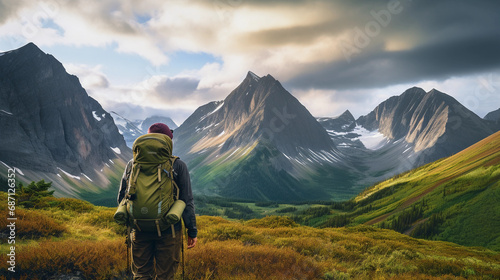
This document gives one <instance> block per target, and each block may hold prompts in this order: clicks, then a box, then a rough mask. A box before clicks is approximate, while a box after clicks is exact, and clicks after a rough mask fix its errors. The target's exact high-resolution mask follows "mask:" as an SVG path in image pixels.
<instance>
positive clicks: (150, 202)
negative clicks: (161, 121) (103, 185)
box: [114, 133, 186, 236]
mask: <svg viewBox="0 0 500 280" xmlns="http://www.w3.org/2000/svg"><path fill="white" fill-rule="evenodd" d="M132 149H133V153H134V159H133V165H132V168H131V171H130V175H129V176H128V178H127V183H128V188H127V193H126V195H125V198H124V199H123V200H122V201H121V203H120V205H119V206H118V209H117V211H116V213H115V216H114V218H115V221H116V222H117V223H119V224H125V225H127V226H130V227H131V228H134V229H136V230H138V231H143V232H157V233H158V236H161V232H162V231H164V230H166V229H168V228H169V227H171V228H172V234H173V235H174V236H175V233H174V224H175V223H177V222H179V221H180V219H181V216H182V212H183V211H184V208H185V206H186V204H185V202H184V201H182V200H179V188H178V187H177V184H176V183H175V182H174V179H173V172H174V170H173V164H174V161H175V160H176V159H177V157H175V156H172V139H170V137H168V136H167V135H164V134H160V133H149V134H145V135H142V136H140V137H138V138H137V139H136V140H135V142H134V144H133V147H132Z"/></svg>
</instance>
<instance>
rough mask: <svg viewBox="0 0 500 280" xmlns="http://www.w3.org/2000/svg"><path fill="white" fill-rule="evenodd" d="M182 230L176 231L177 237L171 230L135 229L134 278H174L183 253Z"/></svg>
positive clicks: (148, 279)
mask: <svg viewBox="0 0 500 280" xmlns="http://www.w3.org/2000/svg"><path fill="white" fill-rule="evenodd" d="M181 234H182V233H181V231H178V232H176V233H175V238H173V237H172V233H171V232H168V233H167V232H165V233H162V236H161V237H158V233H144V232H137V231H133V232H132V233H131V235H132V236H131V239H132V271H133V273H134V280H135V279H140V280H151V279H155V280H171V279H174V276H175V272H176V271H177V267H178V265H179V261H180V255H181V246H182V243H181Z"/></svg>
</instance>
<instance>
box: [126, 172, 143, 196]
mask: <svg viewBox="0 0 500 280" xmlns="http://www.w3.org/2000/svg"><path fill="white" fill-rule="evenodd" d="M140 171H141V165H140V164H137V165H136V166H135V167H134V166H132V168H131V170H130V178H129V181H128V198H129V199H130V200H134V199H135V197H134V196H135V193H136V189H135V185H136V183H137V177H139V172H140Z"/></svg>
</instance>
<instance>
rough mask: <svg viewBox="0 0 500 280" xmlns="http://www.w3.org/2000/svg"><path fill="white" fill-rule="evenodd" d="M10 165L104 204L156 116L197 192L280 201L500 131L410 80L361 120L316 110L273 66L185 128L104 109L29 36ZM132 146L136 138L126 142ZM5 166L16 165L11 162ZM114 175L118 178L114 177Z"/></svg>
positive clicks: (7, 81) (328, 191)
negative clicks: (285, 83)
mask: <svg viewBox="0 0 500 280" xmlns="http://www.w3.org/2000/svg"><path fill="white" fill-rule="evenodd" d="M0 84H1V85H2V86H1V87H0V97H1V99H0V129H1V131H2V133H5V134H3V135H8V137H5V136H4V137H2V138H1V139H0V161H1V162H2V163H3V164H0V169H2V168H3V169H6V168H8V167H16V168H17V170H19V172H20V173H23V176H20V177H19V179H20V180H25V181H26V182H27V181H30V180H38V179H46V180H49V181H52V182H53V184H54V187H55V189H56V193H57V194H59V195H63V196H74V197H79V198H84V199H88V200H90V201H92V202H94V203H98V204H99V203H104V204H106V203H105V201H110V200H111V199H114V197H115V195H116V190H115V189H114V188H116V186H114V185H116V184H118V181H119V178H120V177H121V173H122V171H123V168H124V166H125V164H126V162H127V161H128V160H129V159H130V158H131V157H132V154H131V150H130V148H129V147H130V146H131V144H132V143H133V141H134V140H135V138H136V137H137V136H138V135H140V134H143V133H144V132H145V131H146V130H147V127H149V125H150V124H152V123H154V122H165V123H167V124H168V125H169V126H170V127H171V128H175V130H176V131H175V134H174V153H175V154H176V155H178V156H180V157H181V158H182V159H183V160H184V161H185V162H187V164H188V166H189V169H190V172H191V176H192V181H193V189H194V192H195V193H197V194H205V195H216V196H224V197H230V198H238V199H250V200H258V201H262V200H264V201H265V200H271V201H305V200H330V199H333V200H346V199H349V198H351V197H353V196H355V195H356V194H358V193H359V192H360V191H362V190H363V189H365V188H366V187H369V186H370V185H372V184H373V183H375V182H378V181H381V180H384V179H386V178H389V177H390V176H393V175H396V174H399V173H401V172H404V171H407V170H410V169H413V168H415V167H418V166H420V165H423V164H426V163H429V162H432V161H434V160H436V159H439V158H442V157H445V156H449V155H452V154H454V153H457V152H459V151H461V150H463V149H465V148H466V147H468V146H470V145H471V144H473V143H475V142H477V141H479V140H481V139H483V138H485V137H487V136H489V135H491V134H493V133H494V132H495V131H497V130H499V128H500V127H499V126H500V125H499V123H498V119H497V118H496V117H495V116H496V115H495V114H496V113H495V112H492V113H491V114H489V115H488V116H487V118H485V119H481V118H479V117H478V116H477V115H475V114H474V113H473V112H471V111H470V110H468V109H467V108H465V107H464V106H462V105H461V104H460V103H459V102H458V101H456V100H455V99H454V98H452V97H451V96H449V95H447V94H445V93H442V92H439V91H437V90H431V91H429V92H425V91H424V90H422V89H420V88H411V89H408V90H407V91H405V92H404V93H402V94H401V95H400V96H394V97H391V98H389V99H388V100H386V101H384V102H382V103H381V104H380V105H378V106H377V107H376V108H375V109H374V110H373V111H372V112H370V113H369V114H367V115H365V116H361V117H359V118H358V119H355V118H354V117H353V115H352V114H351V113H350V112H349V111H346V112H344V113H343V114H342V115H341V116H339V117H336V118H315V117H313V116H312V115H311V114H310V112H309V111H308V110H307V109H306V108H305V107H304V106H303V105H302V104H301V103H300V102H299V101H298V100H297V99H296V98H295V97H294V96H293V95H292V94H290V93H289V92H288V91H287V90H286V89H285V88H284V87H283V86H282V85H281V83H280V82H279V81H277V80H276V79H274V78H273V77H272V76H271V75H266V76H263V77H259V76H257V75H256V74H254V73H252V72H248V74H247V76H246V77H245V79H244V80H243V81H242V82H241V84H240V85H239V86H238V87H236V88H235V89H234V90H233V91H232V92H231V93H230V94H229V95H228V96H227V97H226V98H225V99H224V100H221V101H214V102H210V103H208V104H205V105H203V106H201V107H199V108H198V109H197V110H195V112H194V113H193V114H192V115H191V116H190V117H189V118H187V119H186V121H184V123H183V124H182V125H181V126H180V127H178V128H176V124H175V123H173V122H172V121H171V119H170V118H168V117H161V116H152V117H150V118H147V119H145V120H141V121H136V120H134V121H130V120H128V119H127V118H126V117H124V116H120V115H118V114H117V113H116V112H110V113H108V112H106V111H105V110H104V109H103V108H102V107H101V106H100V105H99V103H98V102H97V101H96V100H94V99H93V98H91V97H90V96H88V95H87V93H86V92H85V90H84V89H83V88H82V86H81V85H80V83H79V81H78V78H77V77H76V76H73V75H69V74H68V73H67V72H66V71H65V69H64V67H63V66H62V64H61V63H60V62H58V61H57V60H56V59H55V58H54V57H53V56H51V55H49V54H45V53H44V52H42V51H41V50H40V49H39V48H38V47H36V46H35V45H34V44H32V43H30V44H28V45H26V46H24V47H21V48H19V49H17V50H13V51H9V52H5V53H1V54H0ZM127 145H128V146H127ZM3 174H6V173H5V172H4V173H3ZM112 186H114V187H112Z"/></svg>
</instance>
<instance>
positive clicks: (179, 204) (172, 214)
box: [163, 199, 186, 225]
mask: <svg viewBox="0 0 500 280" xmlns="http://www.w3.org/2000/svg"><path fill="white" fill-rule="evenodd" d="M184 208H186V203H185V202H184V201H182V200H180V199H178V200H176V201H175V202H174V204H173V205H172V207H171V208H170V210H168V212H167V214H165V216H164V217H163V219H164V222H166V223H167V224H172V225H173V224H176V223H177V222H179V221H180V220H181V217H182V212H184Z"/></svg>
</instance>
